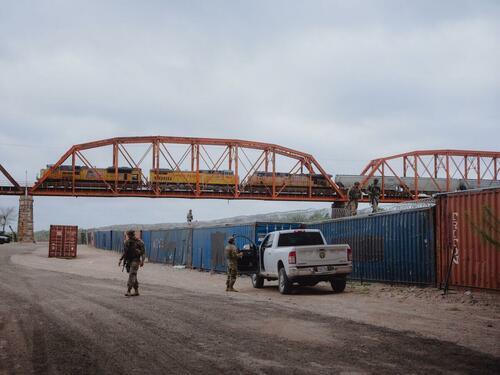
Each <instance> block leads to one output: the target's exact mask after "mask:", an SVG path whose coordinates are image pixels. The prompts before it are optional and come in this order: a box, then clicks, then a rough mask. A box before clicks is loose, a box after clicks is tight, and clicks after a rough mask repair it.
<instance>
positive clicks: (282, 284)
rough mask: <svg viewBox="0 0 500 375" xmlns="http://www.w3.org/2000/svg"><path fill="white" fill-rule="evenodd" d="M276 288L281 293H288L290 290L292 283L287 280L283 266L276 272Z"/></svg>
mask: <svg viewBox="0 0 500 375" xmlns="http://www.w3.org/2000/svg"><path fill="white" fill-rule="evenodd" d="M278 289H279V291H280V293H281V294H290V293H291V292H292V283H291V282H290V280H288V276H287V275H286V271H285V267H282V268H280V270H279V274H278Z"/></svg>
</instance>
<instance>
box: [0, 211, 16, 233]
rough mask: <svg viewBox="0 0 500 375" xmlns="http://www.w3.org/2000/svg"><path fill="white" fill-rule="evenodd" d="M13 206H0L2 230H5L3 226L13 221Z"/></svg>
mask: <svg viewBox="0 0 500 375" xmlns="http://www.w3.org/2000/svg"><path fill="white" fill-rule="evenodd" d="M14 216H15V208H14V207H0V225H1V226H2V232H5V226H6V225H9V224H12V223H14V219H15V218H14Z"/></svg>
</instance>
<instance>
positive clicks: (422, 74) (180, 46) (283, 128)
mask: <svg viewBox="0 0 500 375" xmlns="http://www.w3.org/2000/svg"><path fill="white" fill-rule="evenodd" d="M1 8H2V9H1V11H0V128H1V130H2V137H3V138H2V141H0V148H1V149H2V151H3V152H2V160H1V163H2V164H5V165H6V166H7V167H8V169H9V170H11V171H12V173H13V175H14V176H15V177H16V178H18V179H24V171H25V170H27V171H28V174H29V180H33V179H34V178H35V177H36V174H37V173H38V171H39V169H40V168H42V167H43V166H44V165H45V164H48V163H53V162H55V161H56V160H57V159H58V157H59V156H60V155H62V154H63V153H64V151H66V149H68V148H69V147H70V146H71V145H73V144H76V143H82V142H87V141H90V140H94V139H102V138H108V137H113V136H132V135H155V134H161V135H175V136H206V137H219V138H240V139H250V140H258V141H263V142H269V143H277V144H281V145H284V146H287V147H291V148H295V149H298V150H301V151H305V152H309V153H311V154H313V155H314V156H316V158H317V159H318V161H320V163H322V164H323V166H324V167H325V168H326V169H327V170H328V172H330V173H332V174H336V173H356V172H358V171H360V170H361V169H362V167H363V166H364V164H366V163H367V162H368V161H369V160H370V159H372V158H376V157H380V156H384V155H386V154H393V153H399V152H404V151H409V150H415V149H426V148H429V149H430V148H466V149H493V150H494V149H496V148H498V139H499V138H500V130H499V127H498V122H499V117H500V107H499V106H498V101H499V98H500V73H499V71H498V66H500V52H499V49H498V45H499V41H500V26H499V22H498V19H499V16H500V6H499V5H498V3H497V2H495V1H439V2H435V1H419V2H412V3H408V4H405V6H404V7H401V3H400V2H397V1H378V2H372V3H367V2H365V1H349V2H343V1H333V2H332V1H316V2H314V3H313V4H311V3H309V2H299V1H295V2H291V1H273V2H271V3H269V2H267V1H255V2H251V3H249V2H243V1H234V2H231V3H230V4H228V3H227V2H226V1H220V2H219V1H214V2H209V3H207V2H203V1H198V2H197V1H195V2H189V3H188V2H184V1H178V2H176V1H173V2H168V3H165V2H161V1H151V2H147V3H140V4H139V3H137V2H133V1H116V2H114V1H109V2H105V3H103V2H89V1H82V2H71V3H68V2H65V1H50V2H49V1H47V2H45V1H39V2H36V3H33V2H23V1H16V2H11V3H3V4H2V5H1ZM472 134H473V136H472ZM96 157H97V156H96ZM103 158H104V156H103ZM99 161H100V160H98V162H99ZM102 163H104V164H108V163H110V162H109V160H108V159H106V158H104V160H102ZM60 202H68V201H65V200H61V201H60ZM85 202H87V201H85ZM88 202H90V200H89V201H88ZM92 202H94V201H92ZM95 202H99V204H103V205H104V207H109V208H110V209H109V210H107V211H108V212H111V213H110V214H109V217H110V220H118V219H120V220H121V219H122V218H123V214H118V213H116V214H115V213H113V212H115V211H116V210H118V209H117V208H116V206H114V203H109V202H108V201H104V200H96V201H95ZM175 202H182V201H175ZM164 203H165V204H166V206H169V205H170V202H164ZM164 203H163V202H162V205H163V204H164ZM167 203H168V204H167ZM219 203H221V202H219ZM54 204H55V203H54ZM88 204H90V203H88ZM131 204H134V203H131ZM148 204H149V203H148ZM177 204H179V205H181V206H182V204H181V203H177ZM213 204H216V203H212V202H196V207H200V209H201V210H204V207H210V209H207V210H206V212H207V214H208V213H211V212H213V211H212V209H213V207H214V206H213ZM86 205H87V203H86ZM289 205H290V207H292V208H293V207H295V206H293V205H294V204H289ZM146 206H147V205H146ZM153 206H154V204H153V205H151V206H147V207H153ZM111 207H112V209H111ZM182 207H183V208H182V210H184V209H185V208H186V207H184V206H182ZM231 207H234V209H235V210H236V211H237V210H246V209H247V206H245V205H241V206H240V205H238V204H234V205H232V206H231ZM259 207H260V208H259V209H265V207H269V208H271V207H274V206H272V205H271V204H267V205H265V204H264V205H263V206H259ZM104 211H106V209H104ZM59 212H64V214H65V215H67V217H69V218H72V217H75V216H74V213H72V212H71V210H70V209H67V210H65V209H64V204H62V203H61V206H60V210H59ZM116 212H118V211H116ZM169 212H173V211H169ZM222 212H223V211H221V214H222ZM237 213H238V214H239V212H237ZM181 216H182V215H181ZM148 217H149V216H148V214H147V213H142V214H141V216H140V218H142V220H147V218H148ZM39 220H40V221H41V222H42V223H45V224H46V223H48V221H47V220H46V219H44V218H43V217H41V218H40V219H39ZM77 220H81V219H80V218H78V219H77Z"/></svg>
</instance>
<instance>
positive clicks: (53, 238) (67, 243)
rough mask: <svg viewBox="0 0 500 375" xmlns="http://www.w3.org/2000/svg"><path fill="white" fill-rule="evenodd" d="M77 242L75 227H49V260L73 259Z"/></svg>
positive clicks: (76, 229) (76, 228)
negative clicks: (52, 258)
mask: <svg viewBox="0 0 500 375" xmlns="http://www.w3.org/2000/svg"><path fill="white" fill-rule="evenodd" d="M77 242H78V227H77V226H72V225H51V226H50V238H49V258H51V257H57V258H75V257H76V248H77Z"/></svg>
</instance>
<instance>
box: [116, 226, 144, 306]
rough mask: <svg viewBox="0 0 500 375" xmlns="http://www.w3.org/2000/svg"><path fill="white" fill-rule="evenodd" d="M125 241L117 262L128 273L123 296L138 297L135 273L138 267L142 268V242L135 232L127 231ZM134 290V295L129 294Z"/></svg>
mask: <svg viewBox="0 0 500 375" xmlns="http://www.w3.org/2000/svg"><path fill="white" fill-rule="evenodd" d="M127 237H128V239H127V241H125V244H124V246H123V254H122V256H121V258H120V261H119V262H118V266H121V265H122V261H123V266H124V267H126V268H127V272H128V282H127V293H125V296H127V297H130V296H138V295H139V282H138V281H137V272H138V271H139V267H142V266H144V253H145V251H144V242H142V241H141V240H140V239H138V238H136V237H135V232H134V231H133V230H129V231H128V232H127ZM132 288H134V294H130V291H131V290H132Z"/></svg>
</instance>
